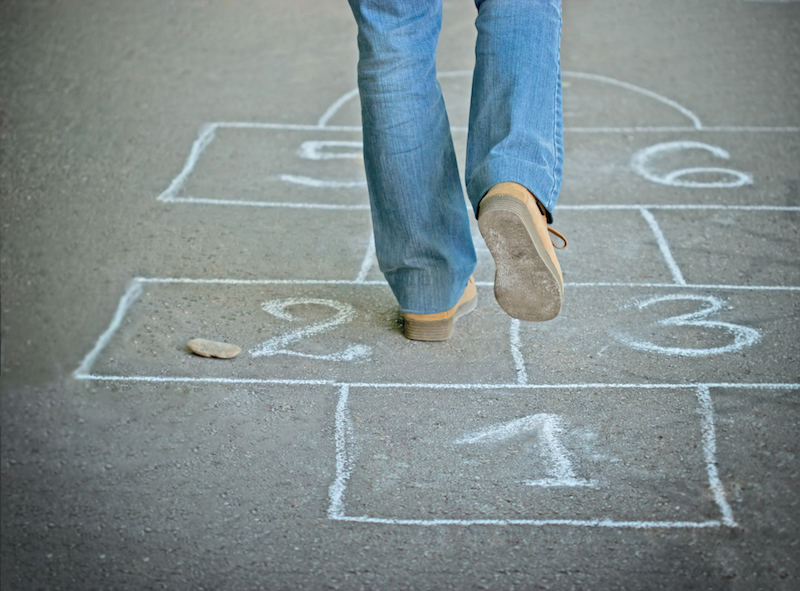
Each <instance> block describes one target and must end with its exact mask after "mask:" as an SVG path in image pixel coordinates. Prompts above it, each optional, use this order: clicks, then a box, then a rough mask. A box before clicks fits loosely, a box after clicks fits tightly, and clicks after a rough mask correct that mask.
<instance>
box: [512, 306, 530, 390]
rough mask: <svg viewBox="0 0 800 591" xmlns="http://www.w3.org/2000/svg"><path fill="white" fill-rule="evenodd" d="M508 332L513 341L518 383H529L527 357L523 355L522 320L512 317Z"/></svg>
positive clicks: (513, 355) (513, 356)
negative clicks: (526, 366) (526, 365)
mask: <svg viewBox="0 0 800 591" xmlns="http://www.w3.org/2000/svg"><path fill="white" fill-rule="evenodd" d="M508 332H509V340H510V342H511V357H512V358H513V359H514V372H515V373H516V374H517V383H518V384H527V383H528V370H527V369H526V368H525V357H524V356H523V355H522V339H521V337H520V322H519V320H518V319H517V318H512V319H511V323H510V324H509V331H508Z"/></svg>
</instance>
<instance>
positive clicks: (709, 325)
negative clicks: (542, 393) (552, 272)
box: [519, 286, 800, 384]
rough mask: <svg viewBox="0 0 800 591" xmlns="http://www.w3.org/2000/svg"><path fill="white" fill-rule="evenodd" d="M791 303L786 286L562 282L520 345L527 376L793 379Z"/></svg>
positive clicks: (795, 321)
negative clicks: (555, 301)
mask: <svg viewBox="0 0 800 591" xmlns="http://www.w3.org/2000/svg"><path fill="white" fill-rule="evenodd" d="M796 310H797V292H791V291H770V292H763V291H758V290H736V289H724V288H719V289H702V290H701V289H686V288H671V287H661V286H655V287H636V286H625V287H604V286H583V287H574V288H572V289H569V287H568V288H567V289H566V290H565V299H564V306H563V308H562V310H561V313H560V314H559V316H558V317H556V318H555V319H554V320H551V321H549V322H542V323H531V322H523V323H520V329H519V351H520V355H521V357H522V358H523V360H524V364H525V367H526V370H527V374H528V380H529V381H530V382H531V383H546V384H558V383H575V382H576V381H581V382H602V383H673V384H675V383H686V382H700V383H712V382H717V383H730V382H744V383H747V382H753V381H756V382H784V381H788V382H792V381H795V380H796V379H797V369H796V368H797V363H796V361H794V360H796V359H798V357H800V344H799V343H798V340H797V338H796V335H797V334H798V331H800V316H799V315H798V314H797V313H796ZM689 315H693V316H692V317H689Z"/></svg>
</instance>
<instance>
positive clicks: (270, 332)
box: [84, 280, 515, 383]
mask: <svg viewBox="0 0 800 591" xmlns="http://www.w3.org/2000/svg"><path fill="white" fill-rule="evenodd" d="M139 287H140V288H141V293H140V294H139V295H138V297H135V298H131V301H130V302H129V305H128V307H127V308H126V309H124V311H123V312H124V315H123V317H122V318H121V320H120V322H119V325H118V326H117V327H116V328H114V327H113V326H112V327H111V328H110V331H111V332H110V333H109V334H108V339H107V343H106V344H103V343H102V342H101V343H99V344H100V345H103V346H102V347H100V349H98V350H97V351H96V355H95V359H94V360H92V363H91V364H89V366H87V367H85V368H84V372H85V373H87V374H90V373H91V374H93V375H98V376H122V377H126V378H133V377H140V378H142V377H146V378H148V379H154V380H157V379H166V378H170V379H180V378H186V379H190V380H203V379H208V380H210V381H213V380H224V379H236V380H242V379H246V380H342V381H350V382H364V381H366V382H376V381H380V382H401V383H406V382H420V381H421V382H434V381H436V382H438V381H446V382H453V383H462V382H469V383H473V382H496V383H508V382H509V381H513V380H514V376H515V368H514V361H513V358H512V354H511V350H510V343H509V340H508V327H509V320H508V318H507V317H505V316H504V315H503V314H502V312H501V311H500V310H499V308H498V307H497V306H496V304H494V305H485V306H482V307H481V308H479V309H478V310H476V311H475V312H473V313H472V314H470V315H469V316H466V317H464V318H462V319H460V320H459V323H458V331H457V332H456V333H455V334H454V336H453V338H451V339H450V340H448V341H446V342H443V343H424V342H417V341H410V340H408V339H406V338H405V337H404V336H403V335H402V326H401V319H400V312H399V309H398V306H397V303H396V301H395V300H394V297H393V295H392V294H391V292H390V290H389V288H388V286H386V285H385V284H383V285H381V284H369V285H364V284H355V283H352V282H346V283H344V284H339V283H335V282H334V283H326V282H308V283H306V282H293V281H287V282H283V281H276V282H258V281H255V282H252V283H248V282H236V281H226V280H217V281H215V280H206V281H204V280H197V281H196V282H194V281H191V282H183V281H170V280H163V281H161V280H141V283H140V285H139ZM135 289H136V286H134V292H135ZM479 298H480V299H489V298H491V292H490V291H489V290H487V289H485V288H481V289H480V293H479ZM111 329H113V330H111ZM198 337H199V338H205V339H210V340H214V341H222V342H227V343H231V344H235V345H238V346H239V347H241V348H242V352H241V353H240V354H239V356H238V357H236V358H234V359H228V360H219V359H207V358H201V357H197V356H195V355H193V354H191V353H190V352H189V351H188V350H187V348H186V343H187V342H188V341H189V340H190V339H192V338H198ZM102 340H103V339H101V341H102ZM92 355H94V353H93V354H92ZM92 355H90V357H91V356H92ZM465 359H480V363H465V362H464V360H465Z"/></svg>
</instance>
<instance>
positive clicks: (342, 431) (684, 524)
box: [328, 383, 800, 529]
mask: <svg viewBox="0 0 800 591" xmlns="http://www.w3.org/2000/svg"><path fill="white" fill-rule="evenodd" d="M749 386H751V384H748V385H745V384H738V385H733V384H683V385H675V384H672V385H668V384H639V385H634V384H624V385H623V384H602V385H601V384H573V385H569V386H568V385H554V384H546V385H545V384H537V385H533V384H526V385H520V384H516V385H515V387H516V388H518V389H519V388H525V389H590V388H592V389H593V388H598V387H604V388H625V389H630V388H643V389H647V388H649V389H655V388H657V389H663V388H671V389H676V388H682V389H692V390H693V391H694V392H695V396H696V397H697V402H698V407H699V408H698V415H699V416H700V433H701V438H702V442H703V456H704V460H705V469H706V475H707V477H708V484H709V488H710V489H711V492H712V494H713V497H714V502H715V503H716V505H717V508H718V509H719V511H720V513H721V519H717V520H708V521H699V522H695V521H615V520H612V519H596V520H594V519H590V520H576V519H394V518H380V517H370V516H367V515H364V516H348V515H347V514H346V508H345V495H346V493H347V482H348V481H349V479H350V476H351V474H352V472H353V469H354V468H355V465H354V461H353V460H354V457H355V441H354V434H353V425H352V422H350V421H349V414H348V402H349V394H350V390H351V389H353V388H365V389H366V388H371V387H372V388H377V387H382V388H387V387H396V388H409V387H414V388H424V387H425V385H422V384H413V385H410V384H395V385H388V384H380V385H379V384H353V383H349V384H342V386H341V390H340V396H339V402H338V404H337V410H336V428H335V435H334V437H335V441H336V450H337V453H336V477H335V479H334V484H333V485H331V487H330V497H329V498H330V505H329V506H330V509H329V511H328V517H329V518H330V519H333V520H337V521H351V522H358V523H374V524H385V525H414V526H424V527H430V526H443V525H458V526H476V525H493V526H507V525H528V526H544V525H568V526H577V527H609V528H620V529H623V528H624V529H654V528H658V529H680V528H691V529H697V528H715V527H722V526H726V527H737V526H738V524H737V523H736V520H735V519H734V516H733V511H732V509H731V507H730V504H729V503H728V501H727V498H726V495H725V488H724V486H723V484H722V481H721V480H720V478H719V470H718V468H717V459H716V430H715V426H714V407H713V402H712V400H711V394H710V390H711V388H726V387H737V388H747V387H749ZM752 386H755V387H756V388H760V389H764V388H767V389H776V390H777V389H790V390H800V384H756V385H752ZM441 388H447V389H466V388H467V385H466V384H460V385H457V384H439V385H437V389H441ZM477 388H479V387H477ZM477 388H476V389H477Z"/></svg>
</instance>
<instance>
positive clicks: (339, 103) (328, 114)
mask: <svg viewBox="0 0 800 591" xmlns="http://www.w3.org/2000/svg"><path fill="white" fill-rule="evenodd" d="M468 76H472V71H471V70H452V71H445V72H439V73H438V75H437V77H438V78H439V79H447V78H460V77H468ZM561 77H562V79H570V78H571V79H576V80H587V81H590V82H597V83H600V84H606V85H609V86H615V87H617V88H622V89H624V90H627V91H630V92H633V93H635V94H638V95H640V96H644V97H647V98H649V99H651V100H654V101H657V102H659V103H661V104H662V105H665V106H667V107H669V108H670V109H673V110H674V111H677V112H678V113H680V114H681V115H682V116H683V117H685V118H686V119H688V120H689V121H690V122H691V125H692V127H693V128H694V129H703V123H702V122H701V121H700V118H699V117H698V116H697V115H696V114H695V113H694V112H692V111H691V110H690V109H688V108H687V107H684V106H683V105H681V104H680V103H678V102H677V101H674V100H672V99H670V98H667V97H665V96H664V95H661V94H659V93H657V92H654V91H652V90H648V89H647V88H643V87H641V86H637V85H635V84H631V83H629V82H625V81H624V80H617V79H616V78H611V77H610V76H602V75H600V74H591V73H588V72H574V71H571V70H565V71H562V72H561ZM356 97H358V88H354V89H352V90H350V91H348V92H346V93H345V94H343V95H342V96H341V97H339V98H338V99H336V100H335V101H334V102H333V103H332V104H331V105H330V106H329V107H328V108H327V109H326V111H325V112H324V113H323V114H322V116H321V117H320V118H319V121H318V122H317V126H318V127H321V128H324V127H327V126H328V124H329V123H330V121H331V119H333V117H334V116H335V115H336V114H337V113H338V112H339V111H340V110H341V109H342V107H344V106H345V105H346V104H347V103H349V102H350V101H352V100H353V99H355V98H356Z"/></svg>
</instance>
